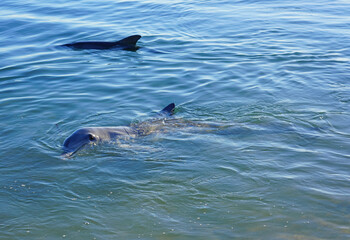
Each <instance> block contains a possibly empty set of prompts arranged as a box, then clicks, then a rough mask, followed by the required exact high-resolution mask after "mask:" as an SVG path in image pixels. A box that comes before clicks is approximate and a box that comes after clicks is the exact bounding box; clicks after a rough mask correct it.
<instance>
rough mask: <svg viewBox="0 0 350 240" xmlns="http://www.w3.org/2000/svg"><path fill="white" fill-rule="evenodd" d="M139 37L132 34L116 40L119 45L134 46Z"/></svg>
mask: <svg viewBox="0 0 350 240" xmlns="http://www.w3.org/2000/svg"><path fill="white" fill-rule="evenodd" d="M140 38H141V36H140V35H132V36H129V37H126V38H123V39H122V40H120V41H118V42H117V43H119V44H120V45H125V46H135V45H136V43H137V41H138V40H139V39H140Z"/></svg>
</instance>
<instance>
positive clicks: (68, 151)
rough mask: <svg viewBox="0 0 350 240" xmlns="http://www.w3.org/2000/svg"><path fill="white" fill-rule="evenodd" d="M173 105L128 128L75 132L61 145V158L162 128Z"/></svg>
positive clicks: (86, 129)
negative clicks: (91, 146)
mask: <svg viewBox="0 0 350 240" xmlns="http://www.w3.org/2000/svg"><path fill="white" fill-rule="evenodd" d="M174 109H175V104H174V103H171V104H169V105H168V106H166V107H165V108H163V110H161V111H160V112H159V113H158V116H157V118H155V119H153V120H151V121H145V122H141V123H140V124H133V125H130V126H118V127H86V128H81V129H78V130H76V131H75V132H74V133H73V134H72V135H71V136H69V137H68V138H67V139H66V140H65V141H64V143H63V147H62V149H63V153H62V156H63V157H71V156H73V155H74V154H75V153H77V152H78V151H79V150H81V149H83V148H84V147H85V146H87V145H90V144H92V145H95V144H98V143H100V142H110V141H116V140H118V139H121V138H127V139H129V138H136V137H140V136H146V135H149V134H151V133H153V132H156V131H159V130H160V129H162V128H164V124H165V122H164V121H165V120H166V119H167V118H168V117H170V116H171V115H172V114H173V113H174Z"/></svg>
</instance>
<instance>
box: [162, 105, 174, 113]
mask: <svg viewBox="0 0 350 240" xmlns="http://www.w3.org/2000/svg"><path fill="white" fill-rule="evenodd" d="M174 109H175V103H170V104H169V105H168V106H166V107H165V108H163V110H162V111H160V113H162V114H168V115H173V114H174Z"/></svg>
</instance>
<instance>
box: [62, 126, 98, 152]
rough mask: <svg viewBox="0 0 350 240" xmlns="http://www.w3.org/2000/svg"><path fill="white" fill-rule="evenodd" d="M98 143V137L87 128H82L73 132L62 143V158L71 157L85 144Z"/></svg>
mask: <svg viewBox="0 0 350 240" xmlns="http://www.w3.org/2000/svg"><path fill="white" fill-rule="evenodd" d="M98 141H99V136H97V135H96V134H94V132H93V131H92V130H91V129H89V128H82V129H78V130H77V131H75V132H74V133H73V134H72V135H71V136H69V137H68V138H67V139H66V140H65V141H64V143H63V153H62V156H65V157H71V156H73V155H74V154H75V153H76V152H78V151H79V150H80V149H82V148H84V147H85V146H86V145H87V144H95V143H97V142H98Z"/></svg>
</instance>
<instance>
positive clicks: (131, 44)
mask: <svg viewBox="0 0 350 240" xmlns="http://www.w3.org/2000/svg"><path fill="white" fill-rule="evenodd" d="M140 38H141V36H140V35H132V36H129V37H126V38H124V39H122V40H119V41H116V42H76V43H68V44H63V45H61V46H63V47H70V48H73V49H77V50H79V49H80V50H83V49H97V50H107V49H122V50H128V51H136V50H137V49H139V47H138V46H136V43H137V41H138V40H139V39H140Z"/></svg>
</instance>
